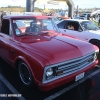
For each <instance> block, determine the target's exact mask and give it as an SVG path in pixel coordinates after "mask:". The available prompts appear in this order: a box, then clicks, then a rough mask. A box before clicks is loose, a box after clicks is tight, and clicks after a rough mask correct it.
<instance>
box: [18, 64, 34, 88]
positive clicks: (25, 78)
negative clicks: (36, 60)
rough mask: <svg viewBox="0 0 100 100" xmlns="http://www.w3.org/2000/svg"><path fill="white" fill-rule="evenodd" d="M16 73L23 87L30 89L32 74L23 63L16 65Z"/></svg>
mask: <svg viewBox="0 0 100 100" xmlns="http://www.w3.org/2000/svg"><path fill="white" fill-rule="evenodd" d="M18 73H19V77H20V79H21V81H22V83H23V84H24V85H25V86H28V87H30V86H32V85H33V78H32V74H31V72H30V69H29V68H28V66H27V65H26V64H25V63H24V62H20V63H19V64H18Z"/></svg>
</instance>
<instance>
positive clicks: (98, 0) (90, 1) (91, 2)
mask: <svg viewBox="0 0 100 100" xmlns="http://www.w3.org/2000/svg"><path fill="white" fill-rule="evenodd" d="M41 1H42V2H41V4H37V2H36V3H35V7H40V8H42V7H43V1H45V0H41ZM72 1H73V3H74V5H75V8H76V7H77V5H78V6H79V8H94V7H97V8H100V0H72ZM8 5H13V6H22V7H25V6H26V0H0V7H7V6H8ZM46 7H48V8H62V9H63V8H67V6H66V4H63V3H62V4H61V3H60V5H46Z"/></svg>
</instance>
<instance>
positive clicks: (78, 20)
mask: <svg viewBox="0 0 100 100" xmlns="http://www.w3.org/2000/svg"><path fill="white" fill-rule="evenodd" d="M65 20H70V21H77V22H83V21H89V20H82V19H65Z"/></svg>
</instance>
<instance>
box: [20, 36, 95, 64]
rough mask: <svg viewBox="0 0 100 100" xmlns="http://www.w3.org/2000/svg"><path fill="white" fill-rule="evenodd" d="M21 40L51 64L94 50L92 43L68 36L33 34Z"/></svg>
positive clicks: (23, 44) (26, 47)
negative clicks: (33, 35)
mask: <svg viewBox="0 0 100 100" xmlns="http://www.w3.org/2000/svg"><path fill="white" fill-rule="evenodd" d="M20 41H21V43H22V46H24V48H25V49H26V50H28V51H31V52H33V53H35V54H37V55H39V56H41V57H42V58H44V59H46V60H47V61H48V62H49V63H50V64H56V63H59V62H63V61H67V60H70V59H74V58H78V57H81V56H84V55H86V54H88V53H90V52H93V51H94V47H93V46H92V45H91V44H89V43H87V42H83V41H81V40H76V39H73V38H70V37H67V36H53V37H50V36H35V37H32V36H31V37H25V38H22V39H20Z"/></svg>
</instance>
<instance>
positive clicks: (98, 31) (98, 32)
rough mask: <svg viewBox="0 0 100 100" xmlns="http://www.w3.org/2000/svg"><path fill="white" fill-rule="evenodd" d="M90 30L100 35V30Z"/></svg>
mask: <svg viewBox="0 0 100 100" xmlns="http://www.w3.org/2000/svg"><path fill="white" fill-rule="evenodd" d="M89 32H91V33H95V34H98V35H100V30H89Z"/></svg>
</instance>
